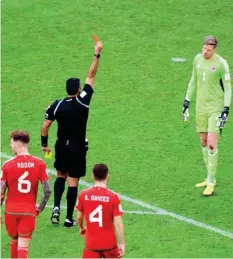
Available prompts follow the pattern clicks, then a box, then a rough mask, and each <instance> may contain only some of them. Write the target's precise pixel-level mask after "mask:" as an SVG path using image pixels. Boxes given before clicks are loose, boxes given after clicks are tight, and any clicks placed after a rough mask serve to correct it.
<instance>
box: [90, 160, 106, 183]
mask: <svg viewBox="0 0 233 259" xmlns="http://www.w3.org/2000/svg"><path fill="white" fill-rule="evenodd" d="M93 175H94V179H95V180H97V181H101V180H105V179H106V177H107V175H108V167H107V165H105V164H96V165H94V167H93Z"/></svg>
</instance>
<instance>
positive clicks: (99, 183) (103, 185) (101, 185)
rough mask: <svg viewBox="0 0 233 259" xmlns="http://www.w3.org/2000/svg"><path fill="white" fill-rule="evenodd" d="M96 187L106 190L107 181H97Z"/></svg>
mask: <svg viewBox="0 0 233 259" xmlns="http://www.w3.org/2000/svg"><path fill="white" fill-rule="evenodd" d="M95 187H103V188H106V187H107V183H106V182H105V181H101V182H99V181H95Z"/></svg>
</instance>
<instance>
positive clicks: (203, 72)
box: [186, 54, 232, 113]
mask: <svg viewBox="0 0 233 259" xmlns="http://www.w3.org/2000/svg"><path fill="white" fill-rule="evenodd" d="M195 88H197V99H196V111H197V112H201V113H212V112H220V111H221V110H222V109H223V107H224V106H228V107H229V106H230V103H231V93H232V90H231V81H230V72H229V66H228V64H227V61H226V60H225V59H224V58H222V57H221V56H219V55H218V54H214V55H213V56H212V57H211V59H205V58H203V56H202V55H201V54H198V55H197V56H196V57H195V58H194V61H193V71H192V77H191V80H190V82H189V85H188V90H187V94H186V100H188V101H190V100H191V98H192V94H193V92H194V90H195Z"/></svg>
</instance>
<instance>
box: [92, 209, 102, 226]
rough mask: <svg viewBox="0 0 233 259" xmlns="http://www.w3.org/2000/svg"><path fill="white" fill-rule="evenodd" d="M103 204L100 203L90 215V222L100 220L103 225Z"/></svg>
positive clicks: (100, 224)
mask: <svg viewBox="0 0 233 259" xmlns="http://www.w3.org/2000/svg"><path fill="white" fill-rule="evenodd" d="M102 208H103V206H102V205H99V206H98V207H97V208H96V209H94V210H93V211H92V212H91V213H90V215H89V221H90V222H92V223H93V222H98V223H99V227H101V228H102V227H103V210H102Z"/></svg>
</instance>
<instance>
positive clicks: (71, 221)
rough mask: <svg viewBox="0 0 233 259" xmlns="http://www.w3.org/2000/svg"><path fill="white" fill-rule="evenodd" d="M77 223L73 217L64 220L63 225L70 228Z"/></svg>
mask: <svg viewBox="0 0 233 259" xmlns="http://www.w3.org/2000/svg"><path fill="white" fill-rule="evenodd" d="M76 224H77V222H76V220H74V219H66V220H65V222H64V227H67V228H70V227H73V226H75V225H76Z"/></svg>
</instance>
